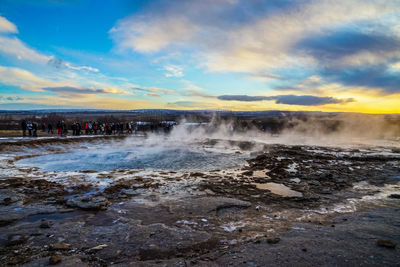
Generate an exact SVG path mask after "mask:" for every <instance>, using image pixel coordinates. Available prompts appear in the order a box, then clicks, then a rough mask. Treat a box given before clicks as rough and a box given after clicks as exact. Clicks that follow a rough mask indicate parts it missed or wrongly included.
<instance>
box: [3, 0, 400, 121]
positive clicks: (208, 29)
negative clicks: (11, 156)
mask: <svg viewBox="0 0 400 267" xmlns="http://www.w3.org/2000/svg"><path fill="white" fill-rule="evenodd" d="M47 108H51V109H53V108H90V109H124V110H125V109H154V108H156V109H185V110H197V109H212V110H242V111H250V110H291V111H325V112H363V113H400V1H398V0H315V1H314V0H192V1H189V0H153V1H150V0H147V1H145V0H135V1H130V0H103V1H95V0H0V109H2V110H26V109H47Z"/></svg>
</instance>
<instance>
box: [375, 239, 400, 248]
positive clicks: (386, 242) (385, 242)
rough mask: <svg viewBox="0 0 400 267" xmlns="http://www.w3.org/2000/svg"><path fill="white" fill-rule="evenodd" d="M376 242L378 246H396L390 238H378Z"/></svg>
mask: <svg viewBox="0 0 400 267" xmlns="http://www.w3.org/2000/svg"><path fill="white" fill-rule="evenodd" d="M376 244H377V245H378V246H380V247H385V248H395V247H396V245H397V244H396V243H394V242H393V241H390V240H384V239H378V240H377V241H376Z"/></svg>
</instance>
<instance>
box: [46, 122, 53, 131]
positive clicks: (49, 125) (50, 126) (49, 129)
mask: <svg viewBox="0 0 400 267" xmlns="http://www.w3.org/2000/svg"><path fill="white" fill-rule="evenodd" d="M47 133H51V134H53V125H51V123H49V124H47Z"/></svg>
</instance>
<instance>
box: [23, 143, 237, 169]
mask: <svg viewBox="0 0 400 267" xmlns="http://www.w3.org/2000/svg"><path fill="white" fill-rule="evenodd" d="M243 161H244V157H243V156H240V155H233V154H232V155H231V154H220V153H215V152H213V153H206V152H204V151H196V150H190V149H189V148H185V147H180V148H166V147H162V148H156V147H147V146H145V147H144V146H135V147H126V148H119V149H112V148H110V147H107V148H104V149H102V148H101V147H96V149H89V150H78V151H75V152H71V153H65V154H51V155H43V156H38V157H33V158H27V159H22V160H20V161H19V162H18V163H17V164H18V165H19V166H21V167H34V166H36V167H39V168H41V170H43V171H78V170H79V171H83V170H100V171H103V170H114V169H157V170H181V169H187V170H204V171H205V170H212V169H218V168H229V167H235V166H238V165H239V164H242V163H243Z"/></svg>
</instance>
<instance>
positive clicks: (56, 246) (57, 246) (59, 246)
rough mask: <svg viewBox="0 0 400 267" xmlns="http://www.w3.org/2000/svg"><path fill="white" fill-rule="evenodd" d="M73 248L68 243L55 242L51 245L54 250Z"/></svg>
mask: <svg viewBox="0 0 400 267" xmlns="http://www.w3.org/2000/svg"><path fill="white" fill-rule="evenodd" d="M70 248H71V245H70V244H67V243H55V244H54V245H53V246H51V249H52V250H69V249H70Z"/></svg>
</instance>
